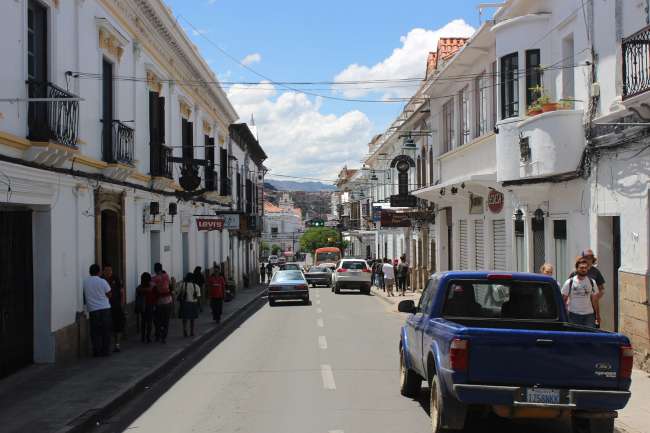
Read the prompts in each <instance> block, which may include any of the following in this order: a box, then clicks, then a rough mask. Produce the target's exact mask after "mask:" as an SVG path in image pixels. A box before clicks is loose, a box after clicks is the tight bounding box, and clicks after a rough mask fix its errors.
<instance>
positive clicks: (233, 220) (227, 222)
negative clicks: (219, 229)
mask: <svg viewBox="0 0 650 433" xmlns="http://www.w3.org/2000/svg"><path fill="white" fill-rule="evenodd" d="M217 217H218V218H219V219H222V220H223V228H224V229H226V230H239V229H240V228H241V219H240V217H239V214H217Z"/></svg>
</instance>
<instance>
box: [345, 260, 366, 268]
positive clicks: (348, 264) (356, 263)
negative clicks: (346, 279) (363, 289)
mask: <svg viewBox="0 0 650 433" xmlns="http://www.w3.org/2000/svg"><path fill="white" fill-rule="evenodd" d="M341 267H342V268H343V269H353V270H354V269H356V270H362V269H366V267H367V266H366V262H363V261H361V260H359V261H346V262H343V263H341Z"/></svg>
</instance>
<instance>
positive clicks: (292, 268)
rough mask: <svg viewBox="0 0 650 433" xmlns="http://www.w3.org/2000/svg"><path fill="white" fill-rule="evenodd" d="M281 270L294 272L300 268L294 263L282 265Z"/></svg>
mask: <svg viewBox="0 0 650 433" xmlns="http://www.w3.org/2000/svg"><path fill="white" fill-rule="evenodd" d="M282 268H283V269H285V270H296V271H299V270H300V266H298V265H297V264H295V263H287V264H285V265H282Z"/></svg>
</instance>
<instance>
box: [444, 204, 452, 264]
mask: <svg viewBox="0 0 650 433" xmlns="http://www.w3.org/2000/svg"><path fill="white" fill-rule="evenodd" d="M445 215H446V219H447V269H448V270H452V269H454V230H453V228H454V225H453V221H454V216H453V213H452V210H451V208H450V207H448V208H447V211H446V212H445Z"/></svg>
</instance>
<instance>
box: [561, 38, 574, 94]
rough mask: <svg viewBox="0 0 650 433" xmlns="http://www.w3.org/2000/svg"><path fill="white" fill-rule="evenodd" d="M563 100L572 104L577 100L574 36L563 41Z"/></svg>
mask: <svg viewBox="0 0 650 433" xmlns="http://www.w3.org/2000/svg"><path fill="white" fill-rule="evenodd" d="M562 59H563V61H562V63H563V64H562V66H563V69H562V99H568V100H569V101H570V102H571V103H572V100H573V99H574V98H575V67H574V65H575V63H576V59H575V48H574V45H573V35H569V36H567V37H566V38H564V39H563V40H562Z"/></svg>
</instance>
